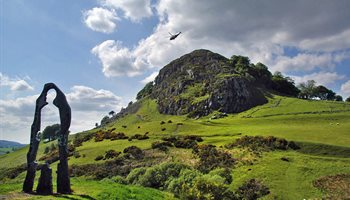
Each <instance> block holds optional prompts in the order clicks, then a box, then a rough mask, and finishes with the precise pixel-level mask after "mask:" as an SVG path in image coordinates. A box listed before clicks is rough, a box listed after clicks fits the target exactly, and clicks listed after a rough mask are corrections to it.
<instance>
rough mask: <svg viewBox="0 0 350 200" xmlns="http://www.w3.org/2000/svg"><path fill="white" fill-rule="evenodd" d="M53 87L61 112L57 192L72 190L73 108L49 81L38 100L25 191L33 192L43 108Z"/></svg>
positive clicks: (28, 157) (31, 136) (28, 155)
mask: <svg viewBox="0 0 350 200" xmlns="http://www.w3.org/2000/svg"><path fill="white" fill-rule="evenodd" d="M51 89H54V90H55V91H56V98H55V99H54V101H53V104H54V105H55V106H56V107H57V108H58V110H59V114H60V123H61V125H60V130H59V132H58V146H59V160H60V162H59V163H58V167H57V192H58V193H62V194H69V193H71V192H72V190H71V188H70V180H69V174H68V160H67V158H68V148H67V143H68V134H69V127H70V123H71V108H70V106H69V104H68V102H67V99H66V96H65V95H64V93H63V92H62V91H61V90H60V89H59V88H58V87H57V86H56V85H55V84H53V83H47V84H45V86H44V89H43V91H42V92H41V94H40V96H39V97H38V99H37V100H36V106H35V114H34V121H33V124H32V127H31V134H30V147H29V151H28V153H27V175H26V178H25V181H24V183H23V191H24V192H26V193H32V192H33V185H34V178H35V172H36V170H37V165H38V164H37V162H36V155H37V152H38V147H39V143H40V133H39V131H40V125H41V109H42V108H43V107H44V106H46V105H47V104H48V103H47V102H46V96H47V92H48V91H49V90H51Z"/></svg>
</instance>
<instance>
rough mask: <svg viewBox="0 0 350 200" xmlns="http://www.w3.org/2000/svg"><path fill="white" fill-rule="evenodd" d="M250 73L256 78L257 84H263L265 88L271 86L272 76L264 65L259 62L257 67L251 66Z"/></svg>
mask: <svg viewBox="0 0 350 200" xmlns="http://www.w3.org/2000/svg"><path fill="white" fill-rule="evenodd" d="M248 73H249V74H250V75H252V76H253V77H254V78H255V83H256V84H258V85H260V84H263V85H264V86H265V87H270V86H271V83H272V81H271V79H272V74H271V72H270V71H269V70H268V68H267V66H265V65H264V64H262V63H260V62H259V63H257V64H256V65H251V68H249V72H248Z"/></svg>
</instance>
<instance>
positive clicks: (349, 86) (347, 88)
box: [340, 80, 350, 99]
mask: <svg viewBox="0 0 350 200" xmlns="http://www.w3.org/2000/svg"><path fill="white" fill-rule="evenodd" d="M340 92H341V93H342V96H343V98H344V99H346V98H347V97H350V80H348V81H346V82H345V83H343V84H342V85H341V86H340Z"/></svg>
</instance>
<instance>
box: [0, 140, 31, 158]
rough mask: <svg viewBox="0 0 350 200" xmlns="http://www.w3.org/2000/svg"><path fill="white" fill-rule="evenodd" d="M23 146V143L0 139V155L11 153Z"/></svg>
mask: <svg viewBox="0 0 350 200" xmlns="http://www.w3.org/2000/svg"><path fill="white" fill-rule="evenodd" d="M23 146H25V144H21V143H18V142H13V141H7V140H0V155H3V154H7V153H11V152H13V151H15V150H16V149H19V148H21V147H23Z"/></svg>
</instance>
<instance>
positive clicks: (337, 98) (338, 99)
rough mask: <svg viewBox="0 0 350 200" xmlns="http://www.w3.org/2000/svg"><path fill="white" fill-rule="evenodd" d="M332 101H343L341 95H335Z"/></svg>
mask: <svg viewBox="0 0 350 200" xmlns="http://www.w3.org/2000/svg"><path fill="white" fill-rule="evenodd" d="M334 101H343V97H342V96H340V95H335V97H334Z"/></svg>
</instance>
